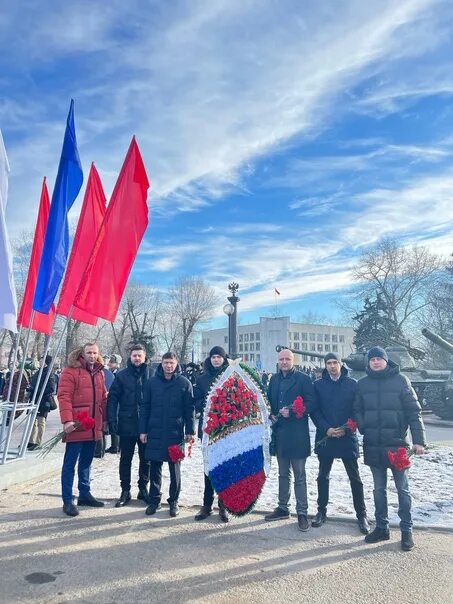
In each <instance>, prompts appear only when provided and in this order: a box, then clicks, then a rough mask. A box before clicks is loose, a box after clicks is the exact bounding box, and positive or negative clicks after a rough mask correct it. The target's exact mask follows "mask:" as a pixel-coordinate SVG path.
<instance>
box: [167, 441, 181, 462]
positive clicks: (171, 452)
mask: <svg viewBox="0 0 453 604" xmlns="http://www.w3.org/2000/svg"><path fill="white" fill-rule="evenodd" d="M168 457H169V458H170V461H172V462H173V463H178V461H182V460H183V459H184V457H185V454H184V450H183V449H182V448H181V446H180V445H171V446H170V447H168Z"/></svg>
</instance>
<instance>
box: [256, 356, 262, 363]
mask: <svg viewBox="0 0 453 604" xmlns="http://www.w3.org/2000/svg"><path fill="white" fill-rule="evenodd" d="M258 361H261V355H260V354H257V355H256V362H257V363H258Z"/></svg>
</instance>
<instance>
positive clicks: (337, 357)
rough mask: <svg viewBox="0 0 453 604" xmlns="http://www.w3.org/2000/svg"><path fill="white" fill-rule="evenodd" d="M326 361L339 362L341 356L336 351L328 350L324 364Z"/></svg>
mask: <svg viewBox="0 0 453 604" xmlns="http://www.w3.org/2000/svg"><path fill="white" fill-rule="evenodd" d="M327 361H338V362H339V363H341V357H340V355H339V354H337V353H336V352H328V353H327V354H326V356H325V357H324V364H326V363H327Z"/></svg>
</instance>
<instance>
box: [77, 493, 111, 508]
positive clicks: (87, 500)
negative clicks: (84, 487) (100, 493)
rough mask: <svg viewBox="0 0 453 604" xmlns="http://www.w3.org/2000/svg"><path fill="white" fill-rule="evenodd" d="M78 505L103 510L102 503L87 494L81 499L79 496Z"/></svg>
mask: <svg viewBox="0 0 453 604" xmlns="http://www.w3.org/2000/svg"><path fill="white" fill-rule="evenodd" d="M78 504H79V505H87V506H89V507H91V508H103V507H104V505H105V504H104V502H103V501H100V500H99V499H96V497H93V495H92V494H91V493H88V494H87V495H84V496H83V497H80V496H79V499H78Z"/></svg>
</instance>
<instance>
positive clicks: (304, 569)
mask: <svg viewBox="0 0 453 604" xmlns="http://www.w3.org/2000/svg"><path fill="white" fill-rule="evenodd" d="M51 484H52V485H53V483H52V482H46V481H43V482H41V483H37V484H35V485H34V486H33V487H30V486H28V487H27V490H25V489H24V488H20V487H14V488H13V489H10V490H8V494H7V497H2V501H1V504H0V505H1V508H0V567H1V569H2V572H1V575H2V579H1V594H2V595H1V598H0V600H1V602H8V604H13V603H22V602H24V603H25V602H27V603H29V602H35V603H46V604H52V603H59V604H63V603H69V602H71V603H72V602H74V603H77V602H96V603H98V604H104V603H105V604H113V603H120V602H151V603H153V602H158V603H159V604H161V603H167V602H168V603H183V602H199V603H212V602H216V604H217V603H220V604H222V603H233V604H235V603H238V604H239V603H240V604H243V603H244V602H247V604H254V603H259V604H263V603H272V604H275V603H284V602H297V603H300V602H310V604H330V603H335V604H337V603H338V602H348V604H367V603H372V604H389V602H398V604H414V603H415V602H429V603H430V604H446V603H447V602H451V593H452V591H453V535H452V534H451V533H447V532H428V531H416V533H415V539H416V543H417V547H416V549H415V550H414V551H412V552H410V553H407V552H401V550H400V548H399V542H398V539H399V533H398V531H396V530H394V531H393V532H392V538H391V541H389V542H385V543H383V544H382V543H381V544H377V545H372V546H369V545H366V544H364V542H363V537H362V536H361V535H360V534H359V533H358V530H357V526H356V524H355V523H347V522H346V523H340V522H333V521H329V522H328V523H326V524H325V525H324V526H323V527H321V528H320V529H311V530H310V531H309V532H308V533H301V532H299V531H298V530H297V526H296V523H295V519H294V518H293V519H291V520H289V521H280V522H277V523H275V522H274V523H270V524H268V523H265V522H264V521H263V515H262V514H258V513H257V514H250V515H249V516H247V517H245V518H242V519H234V520H233V521H232V522H231V523H230V524H229V525H223V524H219V523H218V520H217V518H218V517H217V516H212V517H211V518H209V519H208V520H207V521H205V522H202V523H197V522H194V521H193V509H188V508H185V509H183V510H182V513H181V515H180V516H179V517H178V518H176V519H171V518H169V516H168V508H166V507H164V508H163V509H162V510H161V511H159V512H158V513H157V514H156V516H154V517H152V518H151V517H148V516H145V514H144V507H143V506H142V505H141V504H140V502H137V501H134V502H132V505H131V506H130V507H128V508H125V509H121V510H116V509H112V508H111V507H110V508H104V509H101V510H98V509H90V508H86V509H83V510H82V512H81V515H80V516H79V517H78V518H75V519H72V518H68V517H65V516H63V515H62V514H61V509H60V506H58V507H56V506H55V497H58V495H57V494H56V493H55V489H54V488H49V486H50V485H51Z"/></svg>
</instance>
